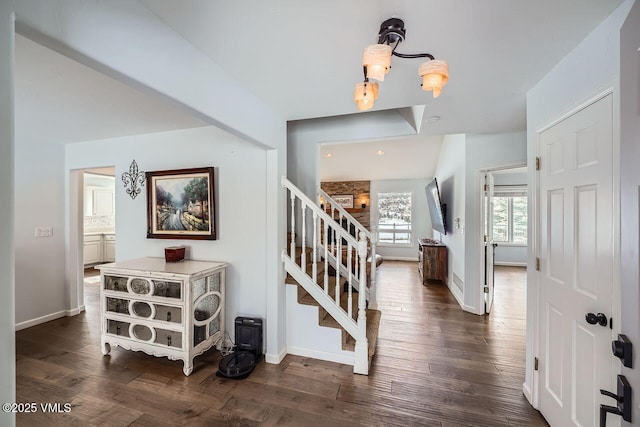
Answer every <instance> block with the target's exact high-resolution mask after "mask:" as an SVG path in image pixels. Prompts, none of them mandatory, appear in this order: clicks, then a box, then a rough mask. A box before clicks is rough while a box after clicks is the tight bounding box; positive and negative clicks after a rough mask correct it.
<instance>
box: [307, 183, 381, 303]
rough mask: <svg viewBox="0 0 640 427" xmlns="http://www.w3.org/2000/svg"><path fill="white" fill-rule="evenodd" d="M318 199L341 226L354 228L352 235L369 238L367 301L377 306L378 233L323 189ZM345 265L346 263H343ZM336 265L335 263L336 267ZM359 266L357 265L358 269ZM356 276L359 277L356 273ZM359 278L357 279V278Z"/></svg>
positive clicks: (319, 192)
mask: <svg viewBox="0 0 640 427" xmlns="http://www.w3.org/2000/svg"><path fill="white" fill-rule="evenodd" d="M318 199H319V201H320V203H321V207H323V210H324V211H325V212H327V211H329V216H330V217H331V218H333V219H334V220H335V221H337V222H338V223H339V224H341V226H342V227H343V228H344V229H346V230H347V232H350V233H351V230H352V229H353V230H354V232H353V234H352V235H355V236H360V235H364V236H365V238H366V240H367V249H368V257H367V263H369V274H368V277H367V279H368V281H369V282H368V285H367V286H366V293H367V302H368V307H369V308H377V301H376V266H377V262H376V261H377V260H376V243H377V239H376V236H377V233H376V232H375V230H374V232H373V233H372V232H371V231H369V230H367V229H366V228H365V227H364V226H363V225H362V224H361V223H360V222H359V221H358V220H357V219H355V218H354V217H353V215H351V214H350V213H349V212H347V211H346V210H345V209H344V208H343V207H342V206H340V205H339V204H338V202H336V201H335V200H334V199H333V198H332V197H331V196H329V195H328V194H327V193H326V192H324V191H323V190H322V189H320V190H318ZM347 257H349V258H350V257H351V253H350V252H349V253H348V254H347ZM343 265H344V263H343ZM347 265H352V264H351V259H349V260H348V261H347ZM335 267H336V266H335V265H334V268H335ZM358 268H359V267H358V266H356V267H355V269H356V270H357V269H358ZM356 277H359V275H358V274H356ZM356 280H357V279H356Z"/></svg>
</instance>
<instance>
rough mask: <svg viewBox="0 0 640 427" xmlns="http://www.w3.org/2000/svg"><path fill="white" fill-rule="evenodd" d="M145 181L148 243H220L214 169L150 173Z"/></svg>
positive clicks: (204, 168) (146, 175)
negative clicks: (155, 240) (151, 241)
mask: <svg viewBox="0 0 640 427" xmlns="http://www.w3.org/2000/svg"><path fill="white" fill-rule="evenodd" d="M145 177H146V185H147V238H148V239H178V240H216V239H217V236H218V232H217V231H218V230H217V223H216V211H217V203H216V199H215V195H216V192H215V168H214V167H203V168H190V169H173V170H164V171H153V172H146V174H145ZM205 197H206V200H205ZM174 198H176V200H175V201H174Z"/></svg>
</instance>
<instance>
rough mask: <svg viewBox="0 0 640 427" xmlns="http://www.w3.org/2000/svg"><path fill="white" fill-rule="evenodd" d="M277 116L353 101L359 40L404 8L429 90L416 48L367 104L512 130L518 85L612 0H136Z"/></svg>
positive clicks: (443, 124)
mask: <svg viewBox="0 0 640 427" xmlns="http://www.w3.org/2000/svg"><path fill="white" fill-rule="evenodd" d="M141 1H142V2H143V3H144V4H145V5H146V6H147V7H148V8H149V9H151V10H152V11H153V12H155V13H156V14H157V15H158V16H159V17H161V18H162V19H163V20H164V21H165V22H167V23H168V24H169V25H170V26H171V27H173V28H174V29H175V30H176V31H177V32H178V33H180V34H182V35H183V36H184V37H185V38H186V39H187V40H189V41H190V42H191V43H192V44H194V45H195V46H196V47H197V48H199V49H200V50H201V51H202V52H204V53H205V54H207V55H208V56H210V57H211V58H212V59H213V60H214V61H215V62H216V63H218V64H219V65H220V66H222V67H223V68H224V69H226V70H227V71H228V72H229V73H230V74H231V75H233V76H234V77H235V78H236V79H237V80H238V81H239V82H240V83H241V84H243V85H244V86H246V87H247V88H248V89H249V90H250V91H251V92H253V93H254V94H255V95H256V96H258V97H259V98H262V99H263V100H264V101H266V103H267V104H268V105H271V106H272V107H273V108H274V109H275V110H276V111H278V112H279V113H281V114H282V115H283V116H284V117H285V118H286V119H287V120H299V119H308V118H314V117H326V116H336V115H344V114H352V113H355V112H356V108H355V104H354V103H353V90H354V86H355V84H356V83H358V82H359V81H362V78H363V75H362V65H361V58H362V51H363V48H364V47H365V46H366V45H368V44H372V43H375V42H376V40H377V34H378V30H379V26H380V23H381V22H382V21H384V20H385V19H387V18H390V17H398V18H401V19H404V21H405V27H406V29H407V33H406V40H405V42H403V43H402V44H401V45H400V47H399V48H398V51H399V52H403V53H407V52H410V53H415V52H425V51H427V52H429V53H431V54H433V55H435V56H436V58H441V59H446V60H447V61H448V62H449V65H450V80H449V84H448V85H447V86H446V87H445V90H444V91H443V94H442V96H441V97H440V98H438V99H437V100H434V99H432V97H431V94H430V92H423V91H422V90H421V89H420V86H419V84H420V82H419V78H418V76H417V70H418V66H419V64H420V63H421V60H410V59H399V58H394V59H393V65H392V70H391V72H390V73H389V74H388V75H387V78H386V79H385V81H384V82H383V83H381V87H380V98H379V100H378V102H377V103H376V107H375V109H394V108H400V107H406V106H413V105H421V104H425V105H426V110H425V114H424V117H425V118H426V117H429V116H432V115H438V116H440V117H441V120H440V121H439V122H438V123H435V124H430V125H429V126H423V129H422V132H423V133H428V134H431V135H436V134H439V135H443V134H451V133H496V132H506V131H517V130H524V128H525V94H526V92H527V90H529V89H530V88H531V87H532V86H533V85H534V84H535V83H537V82H538V81H539V80H540V79H541V78H542V77H543V76H544V75H545V74H546V73H547V72H549V70H550V69H551V68H552V67H553V66H554V65H555V64H556V63H558V62H559V61H560V60H561V59H562V58H563V57H564V56H565V55H566V54H567V53H568V52H569V51H570V50H571V49H572V48H574V47H575V46H576V45H577V44H578V43H579V42H580V41H581V40H582V39H584V37H585V36H586V35H587V34H588V33H589V32H590V31H591V30H592V29H593V28H595V27H596V26H597V24H598V23H600V22H601V21H602V20H603V19H604V18H605V17H606V16H607V15H608V14H609V13H610V12H611V11H613V9H615V7H616V6H618V5H619V4H620V3H621V0H609V1H601V0H562V1H558V0H538V1H523V0H519V1H518V0H485V1H478V0H447V1H442V0H403V1H389V0H386V1H382V0H350V1H344V0H323V1H313V2H312V1H296V0H263V1H251V0H235V1H228V0H181V1H179V2H177V1H175V0H141Z"/></svg>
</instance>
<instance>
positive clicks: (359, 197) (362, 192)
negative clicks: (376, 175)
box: [320, 181, 371, 230]
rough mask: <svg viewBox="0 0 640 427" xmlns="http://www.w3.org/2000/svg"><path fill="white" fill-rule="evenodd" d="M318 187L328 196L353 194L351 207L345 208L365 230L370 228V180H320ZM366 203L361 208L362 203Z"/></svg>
mask: <svg viewBox="0 0 640 427" xmlns="http://www.w3.org/2000/svg"><path fill="white" fill-rule="evenodd" d="M320 188H322V190H323V191H324V192H325V193H327V194H328V195H330V196H335V195H338V196H342V195H352V196H353V209H347V212H349V213H350V214H351V215H353V217H354V218H355V219H357V220H358V222H360V224H362V225H363V226H364V227H365V228H366V229H367V230H371V197H370V196H371V181H334V182H321V183H320ZM363 203H366V207H365V208H364V209H363V208H362V204H363Z"/></svg>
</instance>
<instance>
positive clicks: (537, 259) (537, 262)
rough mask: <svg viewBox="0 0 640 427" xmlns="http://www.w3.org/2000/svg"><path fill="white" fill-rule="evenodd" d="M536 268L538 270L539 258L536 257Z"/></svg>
mask: <svg viewBox="0 0 640 427" xmlns="http://www.w3.org/2000/svg"><path fill="white" fill-rule="evenodd" d="M536 270H537V271H540V258H536Z"/></svg>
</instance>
